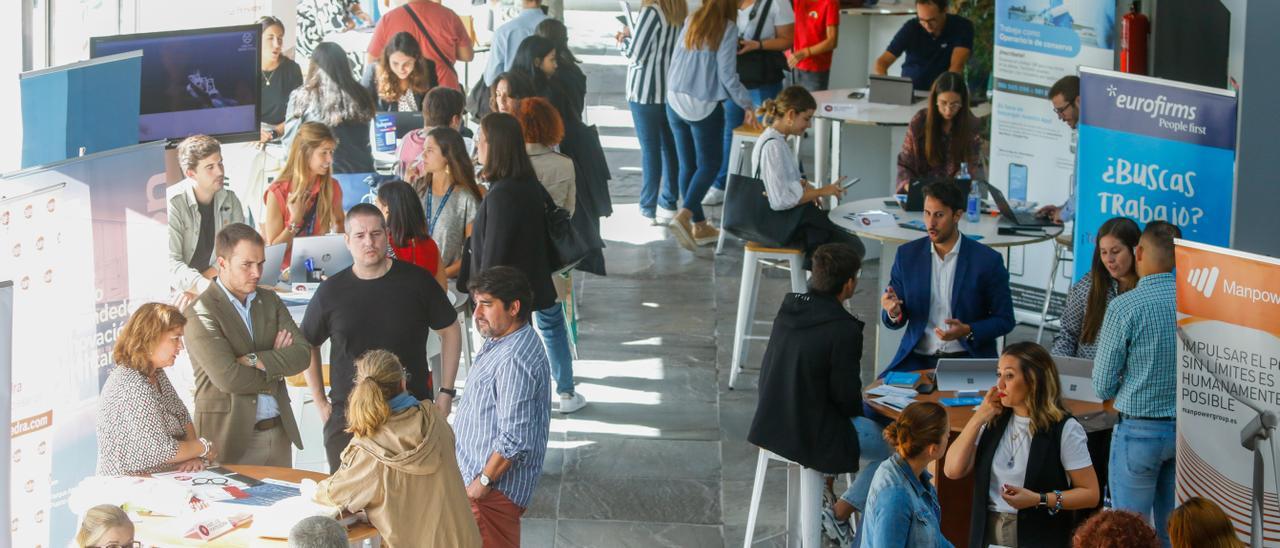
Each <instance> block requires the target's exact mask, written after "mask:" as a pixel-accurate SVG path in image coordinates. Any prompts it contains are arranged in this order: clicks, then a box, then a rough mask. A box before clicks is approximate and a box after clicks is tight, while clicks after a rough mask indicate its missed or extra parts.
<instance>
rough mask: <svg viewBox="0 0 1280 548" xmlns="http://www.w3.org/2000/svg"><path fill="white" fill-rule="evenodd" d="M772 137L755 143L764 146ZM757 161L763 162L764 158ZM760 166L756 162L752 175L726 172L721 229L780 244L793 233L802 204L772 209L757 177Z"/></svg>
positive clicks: (762, 182)
mask: <svg viewBox="0 0 1280 548" xmlns="http://www.w3.org/2000/svg"><path fill="white" fill-rule="evenodd" d="M772 140H774V139H768V140H766V141H764V142H763V143H760V144H759V145H758V146H760V147H763V146H764V145H765V143H768V142H769V141H772ZM761 153H762V154H763V151H761ZM760 163H764V162H763V158H762V161H761V162H760ZM760 167H761V166H756V173H755V176H754V177H747V176H745V175H739V174H737V173H730V174H729V179H728V180H727V181H726V182H725V187H724V188H725V195H724V219H723V221H722V223H723V226H721V229H723V230H724V231H726V232H728V233H729V234H732V235H734V236H736V237H738V238H741V239H743V240H747V241H751V242H756V243H759V244H761V245H764V246H768V247H783V246H786V245H787V244H789V243H791V240H792V235H794V234H795V232H796V228H797V227H799V226H800V220H801V218H803V217H804V207H801V206H797V207H793V208H791V209H786V210H783V211H775V210H774V209H773V208H772V207H770V206H769V197H768V194H767V189H768V187H767V186H765V184H764V181H763V180H761V179H760ZM739 171H740V170H739ZM801 205H803V204H801Z"/></svg>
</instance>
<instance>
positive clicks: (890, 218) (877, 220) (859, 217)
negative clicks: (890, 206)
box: [845, 209, 898, 228]
mask: <svg viewBox="0 0 1280 548" xmlns="http://www.w3.org/2000/svg"><path fill="white" fill-rule="evenodd" d="M845 218H846V219H848V220H850V221H853V222H854V223H857V224H858V225H859V226H862V227H864V228H879V227H889V226H894V224H895V223H896V222H897V221H898V218H897V216H895V215H894V214H892V213H889V212H886V211H881V210H879V209H875V210H871V211H863V212H861V213H853V214H849V215H845Z"/></svg>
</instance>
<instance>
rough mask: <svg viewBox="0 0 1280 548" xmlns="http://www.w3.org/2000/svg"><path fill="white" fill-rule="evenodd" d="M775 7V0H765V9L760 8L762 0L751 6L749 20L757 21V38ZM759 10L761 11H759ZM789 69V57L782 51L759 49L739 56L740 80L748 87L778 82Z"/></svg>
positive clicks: (758, 38) (762, 31)
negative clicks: (757, 18)
mask: <svg viewBox="0 0 1280 548" xmlns="http://www.w3.org/2000/svg"><path fill="white" fill-rule="evenodd" d="M772 8H773V0H764V9H762V10H761V9H760V0H756V3H755V4H753V5H752V6H751V15H750V17H748V20H755V19H756V16H757V15H758V16H759V17H760V19H759V20H757V21H756V33H755V38H752V40H755V41H757V42H759V41H760V35H761V34H763V33H764V23H765V21H767V20H768V19H769V10H770V9H772ZM757 10H759V11H757ZM786 69H787V58H786V56H785V55H783V54H782V52H781V51H773V50H764V49H758V50H755V51H749V52H747V53H744V54H742V55H739V56H738V80H739V81H741V82H742V85H743V86H746V87H747V89H755V88H758V87H761V86H767V85H770V84H776V83H778V82H781V81H782V78H783V75H784V74H785V71H786Z"/></svg>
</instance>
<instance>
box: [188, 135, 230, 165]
mask: <svg viewBox="0 0 1280 548" xmlns="http://www.w3.org/2000/svg"><path fill="white" fill-rule="evenodd" d="M221 153H222V145H221V144H220V143H218V140H217V139H214V138H213V137H210V136H208V135H192V136H190V137H187V138H186V139H183V140H182V142H181V143H178V166H179V167H181V168H182V171H183V173H184V174H185V173H186V172H188V171H192V170H195V168H196V166H198V165H200V162H201V161H202V160H204V159H205V158H208V157H210V156H213V155H214V154H221Z"/></svg>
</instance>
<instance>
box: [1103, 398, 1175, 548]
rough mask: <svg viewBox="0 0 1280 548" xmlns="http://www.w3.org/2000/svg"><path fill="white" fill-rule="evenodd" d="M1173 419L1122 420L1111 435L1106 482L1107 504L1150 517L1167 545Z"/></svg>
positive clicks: (1172, 469) (1171, 477) (1171, 472)
mask: <svg viewBox="0 0 1280 548" xmlns="http://www.w3.org/2000/svg"><path fill="white" fill-rule="evenodd" d="M1176 426H1177V423H1175V422H1174V421H1144V420H1132V419H1122V420H1121V421H1120V424H1117V425H1116V428H1115V430H1114V431H1113V432H1112V434H1111V459H1110V461H1109V463H1108V465H1107V466H1108V481H1109V483H1110V489H1111V505H1112V507H1113V508H1116V509H1120V510H1131V511H1134V512H1137V513H1139V514H1141V515H1143V516H1150V517H1153V518H1154V522H1155V528H1156V534H1157V535H1158V536H1159V537H1160V543H1161V544H1162V545H1163V546H1165V547H1166V548H1167V547H1168V546H1169V545H1170V544H1169V527H1168V525H1169V513H1170V512H1172V511H1173V507H1174V498H1173V480H1174V459H1173V457H1174V446H1175V443H1176V440H1175V436H1174V433H1175V428H1176Z"/></svg>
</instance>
